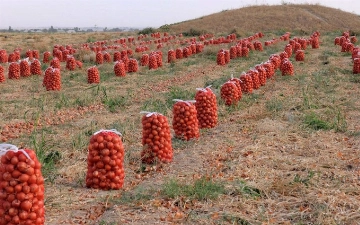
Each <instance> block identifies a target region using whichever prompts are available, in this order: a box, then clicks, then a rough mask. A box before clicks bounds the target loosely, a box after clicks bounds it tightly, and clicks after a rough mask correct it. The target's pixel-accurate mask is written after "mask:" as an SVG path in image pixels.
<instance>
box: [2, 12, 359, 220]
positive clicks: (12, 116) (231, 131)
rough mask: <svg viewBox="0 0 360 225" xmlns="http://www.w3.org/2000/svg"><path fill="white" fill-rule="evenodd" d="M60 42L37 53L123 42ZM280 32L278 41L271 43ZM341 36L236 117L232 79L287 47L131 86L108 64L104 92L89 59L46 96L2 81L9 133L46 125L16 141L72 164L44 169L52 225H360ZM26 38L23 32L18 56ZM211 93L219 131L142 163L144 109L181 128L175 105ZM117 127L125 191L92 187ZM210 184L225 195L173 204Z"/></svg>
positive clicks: (350, 91) (352, 101)
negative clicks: (103, 142)
mask: <svg viewBox="0 0 360 225" xmlns="http://www.w3.org/2000/svg"><path fill="white" fill-rule="evenodd" d="M283 7H285V6H283ZM286 7H295V6H286ZM257 31H259V30H257ZM289 31H290V32H291V31H292V30H289ZM279 32H280V31H279ZM17 35H19V36H17ZM52 35H53V34H51V35H50V36H52ZM57 35H59V36H57ZM57 35H55V36H54V37H56V38H57V41H52V42H51V38H50V36H47V35H44V36H43V37H42V38H41V40H44V42H38V43H37V44H38V45H42V46H45V47H46V48H49V49H50V48H51V46H52V44H54V43H60V44H68V43H77V44H78V43H81V42H86V40H87V39H88V38H89V37H90V36H91V35H98V36H95V38H96V40H108V39H107V38H111V39H113V38H118V37H117V35H118V34H113V36H102V35H105V34H101V33H97V34H75V35H71V36H66V35H65V34H57ZM89 35H90V36H89ZM106 35H109V34H106ZM276 35H277V34H276V33H269V34H267V35H266V36H265V37H264V38H263V39H262V40H261V41H265V40H269V39H271V38H272V37H273V36H276ZM337 35H340V33H322V36H321V47H320V49H307V50H306V56H305V57H306V60H305V62H295V61H294V60H293V59H292V62H293V64H294V68H295V75H294V76H292V77H283V76H281V75H280V72H277V74H276V75H275V77H274V78H273V79H271V80H268V81H267V84H266V85H265V86H263V87H261V88H260V89H259V90H256V91H254V93H253V94H251V95H246V94H244V95H243V98H242V100H241V101H240V103H239V105H238V106H236V107H230V108H229V107H225V106H224V104H223V102H222V101H221V100H220V98H219V90H220V85H221V84H222V83H223V81H224V80H226V79H227V78H229V77H230V74H234V75H235V76H238V75H240V73H241V72H242V71H246V70H248V69H249V68H251V67H253V66H255V65H256V64H258V63H261V62H264V61H265V60H267V59H268V57H269V55H270V54H272V53H278V52H280V51H282V50H283V48H284V45H285V43H284V42H280V43H278V44H276V45H273V46H270V47H267V48H265V50H264V51H263V52H252V53H251V54H250V57H249V58H248V59H244V58H239V59H234V60H232V61H231V62H230V64H228V65H227V66H224V67H220V66H217V65H216V62H215V55H214V54H216V52H217V50H218V49H220V48H228V47H229V45H227V44H226V45H219V46H208V47H206V48H205V49H206V51H205V52H204V53H202V54H197V55H193V56H191V57H190V58H188V59H183V60H180V61H177V62H175V63H174V64H167V63H164V66H163V67H162V68H160V69H158V70H151V71H149V70H148V69H147V68H140V71H139V72H138V73H133V74H128V75H127V76H126V77H125V78H119V77H115V76H114V75H113V72H112V64H104V65H101V66H99V70H100V74H101V83H100V85H89V84H87V83H86V68H87V67H89V66H91V65H93V63H92V62H86V63H84V69H82V70H77V71H73V72H69V71H67V70H64V69H63V70H62V71H61V73H62V84H63V85H62V87H63V89H62V91H60V92H46V91H45V90H44V88H43V87H42V86H41V82H42V77H37V76H36V77H30V78H26V79H20V80H16V81H15V80H7V81H6V82H5V83H2V84H0V92H1V100H0V118H2V120H1V121H0V127H1V129H2V130H1V131H3V130H4V128H5V126H6V125H9V124H14V123H17V122H25V121H35V122H36V121H40V122H41V123H42V126H41V127H37V128H36V129H35V130H34V131H33V132H31V133H29V134H27V133H21V135H20V137H18V138H13V139H11V140H10V141H9V142H11V143H13V144H16V145H18V146H26V147H32V148H33V147H34V146H37V147H38V148H39V149H40V150H41V151H43V152H44V153H46V154H50V153H51V154H54V155H60V157H59V158H56V160H54V163H55V164H54V165H48V166H47V167H46V168H47V169H46V170H44V175H45V178H46V187H45V188H46V189H45V190H46V200H45V205H46V221H47V222H46V224H102V225H105V224H351V225H352V224H354V225H355V224H358V223H359V222H358V221H359V219H360V217H359V215H360V208H359V206H360V197H359V196H360V191H359V185H360V182H359V179H360V158H359V154H358V151H359V150H360V139H359V135H360V120H359V117H360V101H359V100H358V96H359V95H360V83H359V82H358V81H359V79H358V77H357V76H355V75H352V73H351V69H352V62H351V58H350V55H349V54H346V53H341V52H340V49H339V47H338V46H334V45H333V39H334V38H335V36H337ZM26 37H28V36H26V35H24V34H14V35H13V36H12V37H11V38H12V39H11V40H13V41H14V42H11V41H9V42H8V43H7V47H9V48H11V47H14V46H17V45H19V43H20V42H21V40H26ZM91 37H93V36H91ZM305 37H307V36H305ZM30 38H33V35H31V37H30ZM62 38H63V39H62ZM97 38H99V39H97ZM70 40H71V42H70ZM67 41H69V42H67ZM24 43H25V42H24ZM50 43H51V44H50ZM172 46H173V47H174V48H176V47H178V46H179V45H177V44H173V45H172ZM26 48H28V46H26V47H23V49H26ZM167 48H170V46H167V47H166V48H164V55H166V50H167ZM151 49H155V46H151ZM165 49H166V50H165ZM81 54H82V55H83V56H86V55H87V53H81ZM81 54H79V57H80V55H81ZM135 57H139V55H135ZM90 61H91V60H90ZM62 68H65V65H64V64H62ZM210 84H211V85H213V90H214V92H215V93H216V95H217V96H218V103H219V104H218V105H219V124H218V126H217V127H215V128H213V129H210V130H202V131H201V137H200V139H199V140H195V141H189V142H184V141H180V140H177V139H173V143H172V144H173V148H174V161H173V162H172V163H171V164H167V165H161V164H157V165H153V166H146V165H143V164H141V162H140V151H141V149H142V146H141V129H142V128H141V123H140V119H141V115H140V114H139V112H140V111H141V110H156V111H160V112H162V113H164V115H166V116H167V117H168V118H169V120H170V121H171V116H172V112H171V103H169V102H171V99H173V98H177V97H179V96H184V97H186V98H190V97H191V96H193V95H194V94H195V88H197V87H205V86H207V85H210ZM105 93H106V98H105ZM314 115H315V116H314ZM305 118H308V120H310V122H313V123H317V122H319V120H321V122H323V123H325V124H326V125H327V126H328V127H329V129H327V130H326V129H320V130H314V129H312V128H311V127H310V126H308V124H309V123H305V122H306V120H305ZM111 128H115V129H117V130H119V131H120V132H122V134H123V141H124V146H125V150H126V156H125V162H124V164H125V173H126V179H125V184H124V188H123V189H122V190H119V191H98V190H91V189H87V188H85V186H84V179H85V174H86V156H87V144H88V141H89V138H90V136H91V134H92V133H94V132H95V131H97V130H99V129H111ZM201 179H205V181H209V183H207V184H208V186H210V187H209V190H212V189H211V188H212V186H211V185H213V186H218V185H220V186H222V187H223V190H222V189H221V191H220V192H221V194H220V196H219V197H218V198H210V197H209V198H206V199H205V200H204V199H199V198H196V197H193V196H191V195H189V194H182V195H181V196H177V195H170V194H169V192H171V191H172V190H171V189H167V188H169V187H168V184H169V182H171V181H176V182H175V183H177V184H179V185H180V186H181V187H192V185H194V184H196V183H197V181H199V180H201ZM210 181H211V182H210ZM208 186H206V187H208ZM204 189H205V188H204ZM165 190H166V191H165ZM164 193H167V194H164ZM169 196H172V197H169Z"/></svg>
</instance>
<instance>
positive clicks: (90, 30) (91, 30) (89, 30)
mask: <svg viewBox="0 0 360 225" xmlns="http://www.w3.org/2000/svg"><path fill="white" fill-rule="evenodd" d="M86 32H94V31H93V29H87V30H86Z"/></svg>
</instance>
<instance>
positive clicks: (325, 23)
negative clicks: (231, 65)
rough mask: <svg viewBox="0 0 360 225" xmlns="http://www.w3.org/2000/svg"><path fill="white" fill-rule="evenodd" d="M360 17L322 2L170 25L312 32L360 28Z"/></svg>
mask: <svg viewBox="0 0 360 225" xmlns="http://www.w3.org/2000/svg"><path fill="white" fill-rule="evenodd" d="M359 26H360V17H359V16H358V15H355V14H352V13H348V12H344V11H341V10H338V9H334V8H329V7H325V6H321V5H295V4H294V5H293V4H287V5H274V6H269V5H262V6H249V7H244V8H240V9H232V10H225V11H222V12H219V13H215V14H211V15H206V16H203V17H200V18H196V19H193V20H189V21H184V22H180V23H176V24H171V25H170V30H171V31H172V32H175V33H181V32H185V31H189V30H190V28H193V29H195V30H200V31H201V30H205V31H207V32H210V33H215V34H222V35H224V34H225V35H226V34H229V33H230V32H232V31H233V30H234V29H235V30H236V31H237V32H238V33H239V34H242V35H243V36H244V35H245V36H246V35H249V33H248V32H250V33H253V32H259V31H263V32H271V31H275V30H282V31H288V30H291V31H299V32H303V33H306V34H310V33H312V32H313V31H315V30H319V31H320V32H324V31H335V30H337V31H342V30H344V29H345V30H354V31H356V32H357V33H359V32H360V30H359Z"/></svg>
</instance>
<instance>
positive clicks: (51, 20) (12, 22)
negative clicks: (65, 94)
mask: <svg viewBox="0 0 360 225" xmlns="http://www.w3.org/2000/svg"><path fill="white" fill-rule="evenodd" d="M284 3H291V4H320V5H323V6H328V7H333V8H336V9H341V10H343V11H347V12H351V13H355V14H357V15H360V0H305V1H303V0H97V1H95V0H57V1H56V0H0V28H2V29H4V28H9V26H11V27H12V28H13V29H16V28H40V27H42V28H43V27H45V28H50V26H53V27H54V28H57V27H69V28H73V27H80V28H81V27H108V28H115V27H132V28H146V27H153V28H158V27H160V26H162V25H164V24H172V23H177V22H181V21H185V20H190V19H195V18H199V17H202V16H206V15H209V14H213V13H217V12H220V11H222V10H231V9H238V8H242V7H246V6H252V5H264V4H265V5H281V4H284Z"/></svg>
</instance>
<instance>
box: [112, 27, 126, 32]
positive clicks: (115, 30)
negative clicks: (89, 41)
mask: <svg viewBox="0 0 360 225" xmlns="http://www.w3.org/2000/svg"><path fill="white" fill-rule="evenodd" d="M109 31H110V32H121V31H123V29H120V28H118V27H116V28H111V29H110V30H109Z"/></svg>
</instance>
